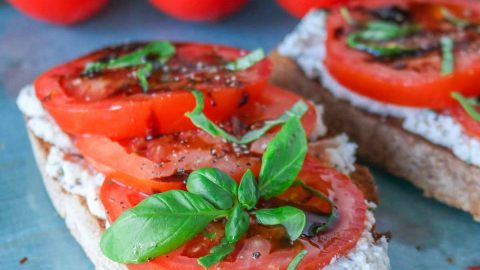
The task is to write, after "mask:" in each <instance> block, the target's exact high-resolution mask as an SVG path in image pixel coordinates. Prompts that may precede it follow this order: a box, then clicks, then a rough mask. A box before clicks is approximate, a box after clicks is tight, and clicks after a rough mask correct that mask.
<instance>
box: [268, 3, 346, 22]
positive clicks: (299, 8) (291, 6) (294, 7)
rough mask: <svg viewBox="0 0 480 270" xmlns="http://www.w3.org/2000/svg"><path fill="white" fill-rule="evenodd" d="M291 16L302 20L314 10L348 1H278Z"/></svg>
mask: <svg viewBox="0 0 480 270" xmlns="http://www.w3.org/2000/svg"><path fill="white" fill-rule="evenodd" d="M277 2H278V4H279V5H280V6H281V7H282V8H283V9H285V10H286V11H287V12H288V13H290V14H291V15H293V16H295V17H297V18H302V17H303V16H304V15H305V14H306V13H307V12H308V11H309V10H310V9H312V8H325V7H331V6H335V5H338V4H343V3H346V2H348V0H277Z"/></svg>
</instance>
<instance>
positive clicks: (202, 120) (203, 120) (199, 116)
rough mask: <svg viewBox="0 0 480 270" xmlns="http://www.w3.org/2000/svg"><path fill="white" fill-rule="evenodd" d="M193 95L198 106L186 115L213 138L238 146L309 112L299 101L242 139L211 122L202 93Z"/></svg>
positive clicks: (195, 92)
mask: <svg viewBox="0 0 480 270" xmlns="http://www.w3.org/2000/svg"><path fill="white" fill-rule="evenodd" d="M192 94H193V95H194V96H195V100H196V106H195V108H194V110H193V111H191V112H188V113H186V114H185V115H186V116H187V117H188V118H190V120H191V121H192V123H193V124H194V125H195V126H196V127H198V128H201V129H202V130H204V131H206V132H207V133H208V134H210V135H212V136H213V137H218V136H220V137H222V138H223V139H225V140H227V141H229V142H232V143H236V144H248V143H251V142H253V141H255V140H257V139H259V138H260V137H262V136H263V135H264V134H265V133H266V132H267V131H268V130H270V129H271V128H273V127H275V126H277V125H280V124H283V123H285V122H286V121H287V120H288V119H290V118H291V117H294V116H295V117H299V118H300V117H301V116H303V114H304V113H305V112H306V111H307V110H308V106H307V104H305V102H303V101H301V100H300V101H298V102H297V103H295V104H294V105H293V106H292V107H291V108H290V109H289V110H287V111H285V112H284V113H283V114H282V115H281V116H280V117H279V118H277V119H275V120H268V121H265V123H264V125H263V127H261V128H259V129H255V130H251V131H249V132H247V133H245V135H243V136H242V137H241V138H240V139H238V138H237V137H235V136H233V135H231V134H229V133H228V132H226V131H225V130H223V129H222V128H221V127H219V126H218V125H216V124H215V123H213V122H212V121H210V120H209V119H208V118H207V117H206V116H205V114H204V113H203V108H204V96H203V94H202V92H200V91H198V90H192Z"/></svg>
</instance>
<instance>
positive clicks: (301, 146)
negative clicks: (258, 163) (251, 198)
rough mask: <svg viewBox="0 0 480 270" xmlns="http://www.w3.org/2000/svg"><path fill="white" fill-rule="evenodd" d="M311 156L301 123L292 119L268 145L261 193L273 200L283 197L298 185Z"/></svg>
mask: <svg viewBox="0 0 480 270" xmlns="http://www.w3.org/2000/svg"><path fill="white" fill-rule="evenodd" d="M306 153H307V138H306V135H305V131H304V130H303V127H302V124H301V123H300V119H299V118H297V117H292V118H290V120H288V121H287V123H286V124H285V125H284V126H283V127H282V129H281V130H280V131H279V132H278V133H277V135H276V136H275V137H274V138H273V139H272V140H271V141H270V142H269V143H268V145H267V149H266V150H265V153H264V154H263V156H262V167H261V169H260V177H259V183H258V189H259V192H260V196H262V197H264V198H266V199H269V198H271V197H274V196H277V195H280V194H282V193H283V192H284V191H285V190H287V189H288V188H289V187H290V186H291V185H292V183H293V181H295V178H296V177H297V175H298V173H299V172H300V169H301V168H302V165H303V161H304V159H305V155H306Z"/></svg>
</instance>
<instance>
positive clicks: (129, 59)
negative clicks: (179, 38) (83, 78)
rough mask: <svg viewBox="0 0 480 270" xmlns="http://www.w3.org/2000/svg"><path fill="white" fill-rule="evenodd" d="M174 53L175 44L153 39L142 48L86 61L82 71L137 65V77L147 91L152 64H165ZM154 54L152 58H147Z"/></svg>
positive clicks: (90, 71) (97, 70) (88, 71)
mask: <svg viewBox="0 0 480 270" xmlns="http://www.w3.org/2000/svg"><path fill="white" fill-rule="evenodd" d="M174 54H175V46H174V45H173V44H172V43H170V42H168V41H155V42H151V43H148V44H147V45H145V46H143V47H142V48H140V49H138V50H135V51H133V52H131V53H128V54H125V55H122V56H120V57H117V58H114V59H110V60H108V61H99V62H92V63H88V64H87V65H86V67H85V70H84V73H86V74H88V73H93V72H99V71H102V70H104V69H118V68H126V67H138V69H137V71H136V73H135V74H136V76H137V79H138V81H139V83H140V85H141V86H142V89H143V91H144V92H147V91H148V81H147V78H148V77H149V76H150V74H151V73H152V69H153V64H152V62H157V63H159V64H165V63H166V62H167V61H168V60H169V59H170V58H171V57H172V56H173V55H174ZM149 56H154V58H153V60H149V59H147V58H148V57H149Z"/></svg>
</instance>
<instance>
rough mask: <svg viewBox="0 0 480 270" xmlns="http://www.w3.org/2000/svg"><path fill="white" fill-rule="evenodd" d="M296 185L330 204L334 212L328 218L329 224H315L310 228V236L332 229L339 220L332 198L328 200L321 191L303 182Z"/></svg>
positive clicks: (297, 182) (296, 182)
mask: <svg viewBox="0 0 480 270" xmlns="http://www.w3.org/2000/svg"><path fill="white" fill-rule="evenodd" d="M293 184H294V185H298V186H301V187H302V188H303V189H304V190H306V191H308V192H310V193H312V194H313V195H314V196H316V197H318V198H320V199H322V200H324V201H326V202H328V203H329V204H330V207H331V208H332V211H331V212H330V215H329V216H328V219H327V222H325V223H322V224H318V223H316V224H313V225H312V226H311V227H310V228H309V232H310V235H316V234H319V233H321V232H323V231H325V230H327V229H328V228H330V226H331V225H332V224H333V222H334V221H335V220H336V219H337V217H338V213H337V207H336V206H335V203H334V202H333V201H332V200H330V198H328V197H327V196H326V195H325V194H323V193H322V192H320V191H319V190H316V189H314V188H312V187H311V186H309V185H307V184H305V183H304V182H302V181H299V180H297V181H295V183H293Z"/></svg>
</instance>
